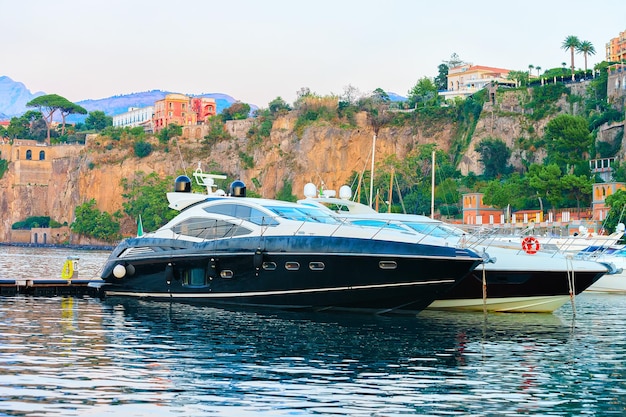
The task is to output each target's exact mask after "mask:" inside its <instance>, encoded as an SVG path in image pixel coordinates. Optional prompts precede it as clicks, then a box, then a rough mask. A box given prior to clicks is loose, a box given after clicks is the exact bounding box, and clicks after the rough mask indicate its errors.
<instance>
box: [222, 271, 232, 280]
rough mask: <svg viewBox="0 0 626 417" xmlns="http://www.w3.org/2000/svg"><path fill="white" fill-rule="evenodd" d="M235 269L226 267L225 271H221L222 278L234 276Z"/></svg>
mask: <svg viewBox="0 0 626 417" xmlns="http://www.w3.org/2000/svg"><path fill="white" fill-rule="evenodd" d="M233 275H235V274H233V271H231V270H230V269H224V270H223V271H220V277H222V278H226V279H230V278H232V277H233Z"/></svg>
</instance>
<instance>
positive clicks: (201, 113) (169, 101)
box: [152, 94, 217, 132]
mask: <svg viewBox="0 0 626 417" xmlns="http://www.w3.org/2000/svg"><path fill="white" fill-rule="evenodd" d="M216 112H217V106H216V104H215V100H214V99H212V98H205V97H193V98H190V97H189V96H186V95H184V94H168V95H166V96H165V98H164V99H162V100H158V101H156V102H155V103H154V117H153V119H152V122H153V126H154V131H155V132H159V131H160V130H162V129H164V128H165V127H167V126H168V125H171V124H176V125H178V126H183V127H184V126H193V125H197V124H202V123H204V122H205V121H206V119H207V118H208V117H210V116H213V115H215V114H216Z"/></svg>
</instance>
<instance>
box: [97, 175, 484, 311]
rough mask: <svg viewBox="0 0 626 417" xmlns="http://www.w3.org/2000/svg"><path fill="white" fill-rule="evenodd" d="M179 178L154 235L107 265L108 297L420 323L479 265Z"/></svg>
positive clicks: (315, 213)
mask: <svg viewBox="0 0 626 417" xmlns="http://www.w3.org/2000/svg"><path fill="white" fill-rule="evenodd" d="M194 177H196V180H197V181H198V182H199V183H200V184H202V185H204V186H206V187H207V193H206V194H205V193H192V192H191V181H190V179H189V178H188V177H186V176H180V177H179V178H178V179H177V182H176V185H175V192H172V193H168V195H167V197H168V200H169V202H170V207H171V208H174V209H176V210H179V211H180V213H179V214H178V215H177V216H176V217H175V218H174V219H173V220H171V221H170V222H169V223H167V224H166V225H164V226H163V227H161V228H160V229H158V230H157V231H155V232H152V233H144V234H143V235H142V236H138V237H135V238H130V239H127V240H125V241H123V242H121V243H120V244H119V245H118V246H117V247H116V248H115V249H114V250H113V252H112V253H111V255H110V257H109V259H108V260H107V262H106V264H105V266H104V269H103V272H102V279H103V280H104V281H105V284H104V285H103V288H102V291H103V292H104V295H105V296H108V297H111V296H129V297H142V298H152V299H158V300H168V301H185V302H201V303H210V304H216V305H220V304H221V305H236V306H254V307H274V308H276V307H277V308H284V309H310V310H349V311H358V312H369V313H376V314H416V313H418V312H420V311H421V310H422V309H424V308H425V307H426V306H428V305H429V304H430V303H431V302H432V301H433V300H434V299H436V298H437V297H439V296H440V295H441V294H442V293H444V292H445V291H446V290H448V289H450V288H451V287H452V286H453V285H455V284H456V283H458V282H459V281H460V280H461V279H462V278H463V277H465V276H466V275H468V274H469V272H470V271H471V270H472V269H474V268H475V267H476V266H477V265H479V264H480V263H481V261H482V258H481V257H480V256H479V255H477V254H476V253H475V252H473V251H472V250H469V249H466V248H459V247H455V246H452V245H449V244H448V243H447V242H445V241H443V240H441V239H438V238H436V237H432V236H431V237H428V238H426V239H422V238H421V237H420V241H419V242H418V239H416V236H415V235H414V234H406V233H401V232H398V231H395V230H390V229H385V230H373V229H372V228H369V227H361V226H357V225H353V224H350V223H346V222H345V221H342V220H341V219H339V218H337V217H336V216H334V215H332V213H329V212H328V211H327V210H321V209H319V208H315V207H305V206H302V205H299V204H296V203H289V202H283V201H277V200H268V199H258V198H249V197H246V196H245V192H246V188H245V185H244V184H243V183H242V182H241V181H235V182H233V183H232V184H231V187H230V193H229V194H228V195H227V194H226V193H224V192H223V191H220V190H214V188H215V186H214V179H215V178H214V177H213V176H211V175H209V174H204V173H202V172H201V171H200V170H199V169H198V170H197V171H196V172H195V173H194Z"/></svg>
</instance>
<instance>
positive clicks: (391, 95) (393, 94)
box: [387, 92, 406, 101]
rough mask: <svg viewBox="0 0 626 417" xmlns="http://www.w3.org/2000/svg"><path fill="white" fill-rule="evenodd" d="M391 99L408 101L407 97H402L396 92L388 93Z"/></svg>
mask: <svg viewBox="0 0 626 417" xmlns="http://www.w3.org/2000/svg"><path fill="white" fill-rule="evenodd" d="M387 95H388V96H389V99H390V100H391V101H406V97H402V96H400V95H398V94H396V93H389V92H388V93H387Z"/></svg>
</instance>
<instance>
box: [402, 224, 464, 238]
mask: <svg viewBox="0 0 626 417" xmlns="http://www.w3.org/2000/svg"><path fill="white" fill-rule="evenodd" d="M404 224H406V225H407V226H409V227H410V228H411V229H413V230H415V231H417V232H420V233H423V234H425V235H430V236H436V237H442V238H446V237H450V236H463V235H464V233H463V231H462V230H461V229H457V228H456V227H450V226H447V225H445V224H442V223H430V222H428V223H421V222H404Z"/></svg>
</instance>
